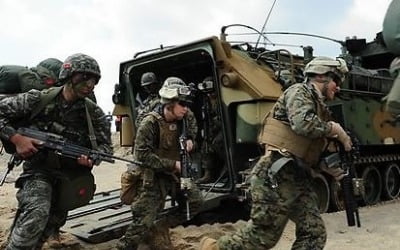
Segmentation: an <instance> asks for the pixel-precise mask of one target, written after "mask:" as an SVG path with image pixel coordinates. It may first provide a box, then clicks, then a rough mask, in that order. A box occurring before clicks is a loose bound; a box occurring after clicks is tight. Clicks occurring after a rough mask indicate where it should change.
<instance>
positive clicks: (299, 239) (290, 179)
mask: <svg viewBox="0 0 400 250" xmlns="http://www.w3.org/2000/svg"><path fill="white" fill-rule="evenodd" d="M347 71H348V70H347V66H346V63H345V61H344V60H342V59H337V60H334V59H331V58H327V57H317V58H315V59H313V60H312V61H311V62H309V63H308V64H307V65H306V68H305V73H306V82H305V83H299V84H294V85H292V86H291V87H289V88H288V89H287V90H285V92H284V93H283V94H282V95H281V96H280V97H279V99H278V101H277V102H276V104H275V106H274V107H273V108H272V110H271V112H270V113H269V115H267V117H266V120H265V123H264V130H263V133H262V136H261V142H262V143H264V144H265V146H266V154H265V155H264V156H262V157H261V158H260V160H259V161H258V162H257V164H256V165H255V167H254V168H253V170H252V173H251V179H250V183H251V187H250V193H251V197H252V202H253V203H252V209H251V214H250V217H251V220H250V221H248V223H247V225H246V226H245V227H244V228H242V229H241V230H239V231H238V232H236V233H234V234H233V235H231V236H223V237H221V238H220V239H219V240H218V241H216V240H214V239H211V238H203V239H202V241H201V243H200V249H201V250H216V249H223V250H226V249H231V250H239V249H246V250H250V249H251V250H255V249H270V248H272V247H274V246H275V244H276V243H277V242H278V240H279V238H280V236H281V234H282V232H283V230H284V228H285V225H286V223H287V222H288V220H289V219H290V220H292V221H293V222H294V223H295V224H296V240H295V242H294V244H293V246H292V249H304V250H308V249H313V250H314V249H323V248H324V246H325V242H326V230H325V226H324V222H323V220H322V218H321V216H320V212H319V209H318V202H317V199H318V198H317V195H316V194H315V192H314V191H313V188H312V183H311V182H312V176H311V172H312V168H314V169H315V170H318V167H316V163H317V162H318V159H319V157H320V153H321V151H322V149H323V148H324V144H325V143H326V142H325V138H326V137H333V136H337V139H338V140H339V141H340V142H341V143H343V145H344V147H345V149H346V150H350V149H351V146H352V143H351V140H350V138H349V136H348V135H347V134H346V132H345V131H344V130H343V128H342V127H341V126H340V125H339V124H338V123H336V122H333V121H330V120H329V111H328V109H327V106H326V105H325V103H324V102H325V100H332V99H333V98H334V96H335V93H336V92H337V91H338V90H339V86H340V84H341V82H342V81H343V78H344V73H346V72H347ZM323 170H325V171H327V172H328V173H329V174H331V175H333V176H334V177H335V178H337V179H340V178H341V177H343V171H342V170H341V169H339V168H334V169H326V168H324V169H323Z"/></svg>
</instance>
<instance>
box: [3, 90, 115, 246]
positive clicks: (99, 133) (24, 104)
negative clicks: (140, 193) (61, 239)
mask: <svg viewBox="0 0 400 250" xmlns="http://www.w3.org/2000/svg"><path fill="white" fill-rule="evenodd" d="M46 91H52V89H49V90H43V92H40V91H38V90H30V91H28V92H26V93H22V94H19V95H17V96H15V97H10V98H5V99H3V100H2V101H1V103H0V136H1V138H2V139H4V140H9V138H10V137H12V135H14V133H15V130H14V128H12V127H10V124H18V126H24V127H30V128H34V129H38V130H41V131H45V132H51V133H55V134H59V135H62V136H64V137H65V138H66V139H67V140H68V141H70V142H72V143H74V144H76V145H80V146H84V147H88V148H91V147H92V146H91V142H90V140H89V138H88V134H89V131H88V125H87V122H86V120H87V117H86V111H85V105H88V104H86V102H87V101H85V99H78V100H77V101H75V102H73V103H67V102H66V101H65V100H64V98H63V97H62V94H61V93H62V91H61V92H60V93H59V94H58V95H57V96H56V97H55V98H54V99H52V100H50V101H49V102H48V103H47V104H46V105H45V106H44V107H43V108H42V109H41V110H40V112H39V113H38V114H37V115H36V116H34V117H33V118H31V119H30V116H31V114H32V112H36V108H37V106H38V105H39V103H40V101H41V100H42V97H41V95H42V94H43V93H44V92H46ZM91 105H93V107H92V108H89V110H90V112H91V114H90V117H91V120H92V124H93V128H94V133H95V136H96V141H97V144H98V148H97V150H100V151H103V152H106V153H111V152H112V148H111V134H110V123H109V122H108V121H107V120H106V119H105V114H104V112H103V111H102V110H101V109H100V107H98V106H97V105H96V104H94V103H93V102H91ZM82 121H85V122H82ZM65 171H70V172H73V173H76V174H78V175H81V174H82V173H86V172H90V169H89V168H88V167H86V166H81V165H78V164H77V162H76V160H75V159H70V158H65V157H62V156H57V155H55V154H52V153H51V152H47V151H44V150H43V151H39V152H38V153H36V154H34V155H33V156H32V157H30V158H29V159H27V160H25V162H24V164H23V173H22V174H21V176H20V177H19V178H18V180H17V182H16V187H18V188H19V191H18V193H17V200H18V204H19V206H18V211H17V214H16V217H15V219H14V225H13V228H12V231H11V233H10V236H9V239H8V246H7V248H6V249H9V250H11V249H12V250H15V249H35V248H40V247H41V245H42V244H43V243H44V241H45V240H46V239H47V238H48V237H49V236H50V235H54V234H56V233H58V230H59V228H60V227H61V226H62V225H64V223H65V221H66V217H67V212H68V211H66V210H63V209H62V208H60V207H58V206H57V203H58V201H59V200H61V199H66V197H59V195H58V193H57V191H58V189H57V187H58V183H59V181H60V180H61V179H62V178H64V174H65Z"/></svg>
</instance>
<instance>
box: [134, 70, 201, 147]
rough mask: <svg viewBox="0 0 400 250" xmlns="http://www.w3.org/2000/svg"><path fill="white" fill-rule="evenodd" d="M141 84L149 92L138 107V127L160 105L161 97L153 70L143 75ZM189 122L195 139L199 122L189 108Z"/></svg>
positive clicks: (187, 116) (190, 133)
mask: <svg viewBox="0 0 400 250" xmlns="http://www.w3.org/2000/svg"><path fill="white" fill-rule="evenodd" d="M140 82H141V86H142V87H143V88H144V90H145V92H146V93H147V97H146V99H145V100H144V101H143V102H142V103H141V104H140V106H139V107H138V109H137V117H136V121H135V125H136V128H138V127H139V125H140V123H141V122H142V120H143V118H144V117H145V116H146V115H147V114H148V113H150V112H151V111H153V110H154V109H155V108H156V107H157V106H160V105H161V104H160V97H159V95H158V90H159V85H160V84H159V82H158V80H157V77H156V75H155V74H154V73H153V72H147V73H144V74H143V75H142V77H141V80H140ZM186 119H187V123H188V131H189V135H190V137H191V138H192V139H193V142H194V139H195V138H196V135H197V130H198V127H197V122H196V118H195V116H194V114H193V112H192V111H191V110H190V109H189V110H188V112H187V115H186Z"/></svg>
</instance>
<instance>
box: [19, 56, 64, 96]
mask: <svg viewBox="0 0 400 250" xmlns="http://www.w3.org/2000/svg"><path fill="white" fill-rule="evenodd" d="M61 65H62V61H60V60H58V59H56V58H47V59H45V60H43V61H41V62H40V63H39V64H38V65H37V66H36V67H33V68H30V69H26V70H22V71H21V72H20V73H19V74H18V79H19V82H20V85H21V93H22V92H27V91H29V90H31V89H37V90H42V89H47V88H50V87H54V86H57V85H58V84H59V79H58V76H59V74H60V70H61Z"/></svg>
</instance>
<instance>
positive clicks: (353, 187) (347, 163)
mask: <svg viewBox="0 0 400 250" xmlns="http://www.w3.org/2000/svg"><path fill="white" fill-rule="evenodd" d="M351 139H352V142H353V148H352V150H351V151H349V152H346V151H345V149H344V146H343V144H342V143H340V142H338V143H337V145H338V147H339V156H340V165H341V168H342V169H343V170H344V171H345V176H344V177H343V179H342V181H341V186H342V190H343V201H344V206H345V210H346V218H347V225H348V226H349V227H352V226H355V225H356V223H357V227H360V226H361V223H360V216H359V214H358V206H357V201H356V199H355V197H354V196H355V193H357V194H359V193H360V189H361V186H362V185H361V184H360V182H359V181H358V179H357V178H356V171H355V168H354V161H355V160H356V159H357V157H358V155H359V148H358V141H357V139H356V138H354V137H352V138H351Z"/></svg>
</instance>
